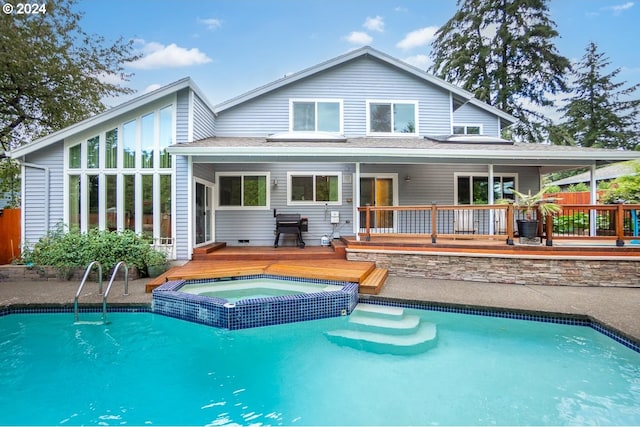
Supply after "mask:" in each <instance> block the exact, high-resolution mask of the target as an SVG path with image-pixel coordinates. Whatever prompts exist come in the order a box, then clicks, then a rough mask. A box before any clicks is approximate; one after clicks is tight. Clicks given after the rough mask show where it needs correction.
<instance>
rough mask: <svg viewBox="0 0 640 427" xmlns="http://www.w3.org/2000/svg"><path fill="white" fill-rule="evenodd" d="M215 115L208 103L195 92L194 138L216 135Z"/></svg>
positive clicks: (196, 139)
mask: <svg viewBox="0 0 640 427" xmlns="http://www.w3.org/2000/svg"><path fill="white" fill-rule="evenodd" d="M215 123H216V122H215V117H214V115H213V112H212V111H211V110H210V109H209V107H207V104H205V102H204V101H203V100H202V99H201V98H200V97H199V96H198V95H197V94H195V93H194V94H193V140H194V141H198V140H200V139H204V138H209V137H212V136H215V135H216V127H215Z"/></svg>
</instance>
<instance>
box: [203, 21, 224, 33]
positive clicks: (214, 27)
mask: <svg viewBox="0 0 640 427" xmlns="http://www.w3.org/2000/svg"><path fill="white" fill-rule="evenodd" d="M198 21H199V22H200V23H201V24H204V25H206V26H207V29H208V30H212V31H213V30H217V29H218V28H220V27H221V26H222V21H221V20H219V19H216V18H207V19H198Z"/></svg>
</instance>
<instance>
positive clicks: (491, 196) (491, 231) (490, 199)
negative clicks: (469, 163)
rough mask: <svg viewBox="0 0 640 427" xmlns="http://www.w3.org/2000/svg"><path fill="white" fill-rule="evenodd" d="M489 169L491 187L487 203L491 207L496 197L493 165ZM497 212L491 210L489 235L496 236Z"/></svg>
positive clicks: (489, 186) (489, 187)
mask: <svg viewBox="0 0 640 427" xmlns="http://www.w3.org/2000/svg"><path fill="white" fill-rule="evenodd" d="M487 169H488V171H487V172H488V179H489V183H488V184H489V185H488V189H487V191H488V192H489V194H488V198H487V201H488V203H489V204H490V205H493V204H494V203H495V200H494V199H495V197H494V194H493V164H491V163H490V164H489V165H487ZM494 216H495V212H494V211H493V209H490V210H489V234H495V226H496V224H495V218H494Z"/></svg>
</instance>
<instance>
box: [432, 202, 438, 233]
mask: <svg viewBox="0 0 640 427" xmlns="http://www.w3.org/2000/svg"><path fill="white" fill-rule="evenodd" d="M437 227H438V208H437V207H436V202H431V243H436V241H437V240H438V233H437V232H436V228H437Z"/></svg>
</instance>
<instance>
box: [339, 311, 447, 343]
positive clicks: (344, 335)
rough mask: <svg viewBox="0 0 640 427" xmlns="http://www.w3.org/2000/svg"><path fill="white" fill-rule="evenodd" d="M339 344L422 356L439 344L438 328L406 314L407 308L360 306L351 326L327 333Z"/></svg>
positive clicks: (350, 319)
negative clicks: (420, 354) (421, 354)
mask: <svg viewBox="0 0 640 427" xmlns="http://www.w3.org/2000/svg"><path fill="white" fill-rule="evenodd" d="M327 337H328V338H329V339H330V340H331V341H333V342H335V343H336V344H339V345H345V346H349V347H353V348H355V349H358V350H364V351H371V352H374V353H388V354H395V355H408V354H418V353H422V352H425V351H427V350H428V349H430V348H432V347H433V346H434V345H435V343H436V338H437V333H436V325H435V324H433V323H430V322H423V321H421V319H420V317H418V316H416V315H410V314H406V313H405V312H404V309H403V308H400V307H388V306H383V305H374V304H364V303H360V304H358V305H356V307H355V308H354V310H353V312H352V313H351V316H350V317H349V321H348V326H347V328H345V329H338V330H334V331H329V332H327Z"/></svg>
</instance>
